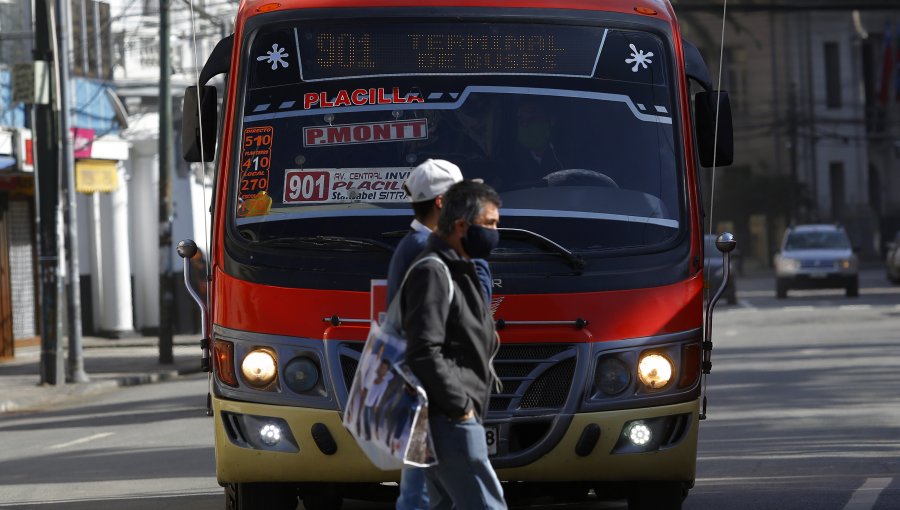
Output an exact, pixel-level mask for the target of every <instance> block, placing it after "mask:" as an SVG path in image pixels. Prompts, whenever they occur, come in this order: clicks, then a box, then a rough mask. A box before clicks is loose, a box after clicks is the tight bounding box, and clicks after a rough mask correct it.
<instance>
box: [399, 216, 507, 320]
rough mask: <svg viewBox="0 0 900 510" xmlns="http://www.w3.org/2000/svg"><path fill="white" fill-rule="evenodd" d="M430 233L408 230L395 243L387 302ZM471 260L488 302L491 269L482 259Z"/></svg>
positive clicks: (426, 242) (491, 279) (423, 247)
mask: <svg viewBox="0 0 900 510" xmlns="http://www.w3.org/2000/svg"><path fill="white" fill-rule="evenodd" d="M430 235H431V234H428V233H426V232H418V231H416V230H410V231H409V232H408V233H407V234H406V235H405V236H404V237H403V239H401V240H400V243H398V244H397V248H396V249H395V250H394V255H393V256H391V264H390V266H389V267H388V277H387V302H388V304H390V302H391V300H393V299H394V296H395V295H396V294H397V290H399V289H400V283H401V282H402V281H403V277H404V276H405V275H406V271H407V270H408V269H409V266H410V264H412V262H413V261H414V260H416V257H418V256H419V254H420V253H422V251H423V250H425V247H426V245H427V244H428V236H430ZM472 262H473V263H474V264H475V272H476V273H477V274H478V280H479V281H480V282H481V290H482V291H483V292H484V295H485V296H487V301H488V303H490V302H491V297H493V288H492V286H493V284H494V280H493V276H492V275H491V269H490V267H489V266H488V263H487V261H486V260H484V259H472Z"/></svg>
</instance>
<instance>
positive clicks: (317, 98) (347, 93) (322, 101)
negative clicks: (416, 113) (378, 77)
mask: <svg viewBox="0 0 900 510" xmlns="http://www.w3.org/2000/svg"><path fill="white" fill-rule="evenodd" d="M424 102H425V100H424V99H422V96H421V94H419V93H418V92H410V93H408V94H406V95H405V96H401V95H400V88H399V87H394V88H393V89H391V91H389V92H388V91H386V89H384V88H383V87H379V88H377V89H376V88H373V89H356V90H339V91H338V92H337V94H335V95H333V96H329V95H328V92H307V93H306V94H303V109H304V110H309V109H311V108H313V107H316V108H333V107H335V106H363V105H369V104H395V103H396V104H403V103H424Z"/></svg>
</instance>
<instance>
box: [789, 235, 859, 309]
mask: <svg viewBox="0 0 900 510" xmlns="http://www.w3.org/2000/svg"><path fill="white" fill-rule="evenodd" d="M834 288H843V289H844V290H845V292H846V294H847V297H856V296H858V295H859V259H858V258H857V257H856V255H855V254H854V253H853V246H852V245H851V244H850V239H849V238H848V237H847V232H846V231H845V230H844V227H842V226H840V225H798V226H795V227H791V228H789V229H788V230H787V232H785V233H784V240H783V241H782V244H781V251H780V252H778V253H777V254H775V295H776V296H777V297H778V298H785V297H787V293H788V290H790V289H834Z"/></svg>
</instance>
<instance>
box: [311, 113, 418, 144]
mask: <svg viewBox="0 0 900 510" xmlns="http://www.w3.org/2000/svg"><path fill="white" fill-rule="evenodd" d="M426 138H428V121H426V120H425V119H411V120H398V121H390V122H366V123H360V124H339V125H336V126H312V127H305V128H303V146H304V147H321V146H327V145H356V144H361V143H380V142H396V141H402V140H424V139H426Z"/></svg>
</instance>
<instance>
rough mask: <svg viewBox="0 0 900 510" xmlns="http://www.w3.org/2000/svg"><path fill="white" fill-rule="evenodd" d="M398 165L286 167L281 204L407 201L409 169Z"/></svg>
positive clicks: (410, 169) (410, 170)
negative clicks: (404, 188) (395, 166)
mask: <svg viewBox="0 0 900 510" xmlns="http://www.w3.org/2000/svg"><path fill="white" fill-rule="evenodd" d="M412 170H413V169H412V168H411V167H405V168H404V167H400V168H341V169H332V168H328V169H314V170H285V171H284V196H283V197H282V200H281V202H282V204H285V205H290V204H329V203H331V204H334V203H353V202H378V203H387V202H406V201H407V196H406V192H405V191H404V190H403V183H404V182H405V181H406V178H407V177H409V173H410V172H412Z"/></svg>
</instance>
